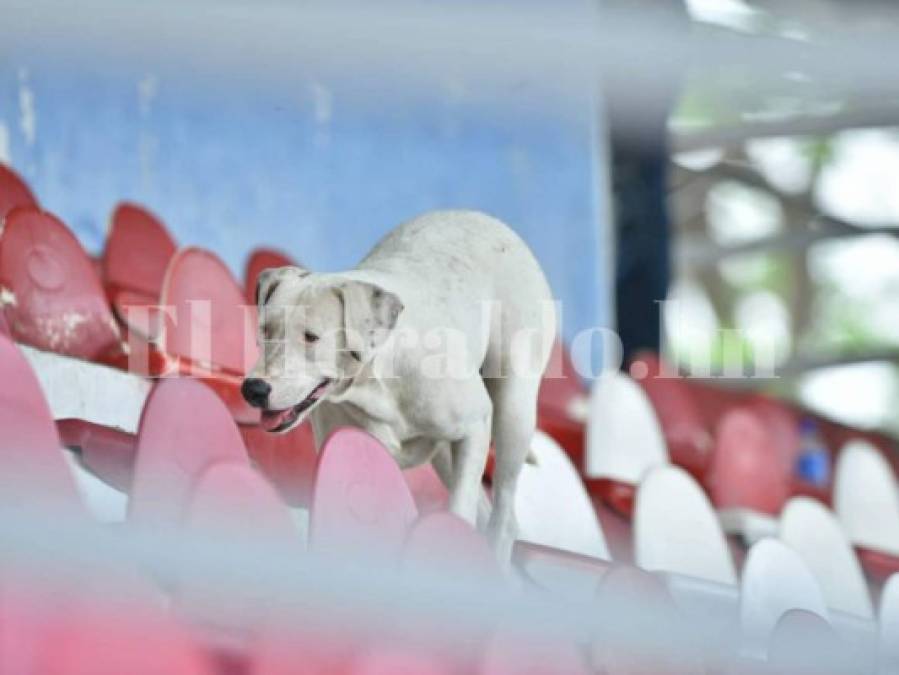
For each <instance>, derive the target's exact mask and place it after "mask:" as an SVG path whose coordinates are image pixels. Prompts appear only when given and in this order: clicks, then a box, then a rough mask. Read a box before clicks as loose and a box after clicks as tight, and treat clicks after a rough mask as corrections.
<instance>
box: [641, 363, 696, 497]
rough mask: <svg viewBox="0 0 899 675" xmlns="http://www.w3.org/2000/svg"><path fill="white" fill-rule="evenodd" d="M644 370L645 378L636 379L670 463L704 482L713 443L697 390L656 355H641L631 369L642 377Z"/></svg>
mask: <svg viewBox="0 0 899 675" xmlns="http://www.w3.org/2000/svg"><path fill="white" fill-rule="evenodd" d="M644 370H645V372H646V375H645V377H635V379H636V380H637V381H638V382H639V383H640V385H641V386H642V387H643V390H644V391H645V392H646V395H647V397H648V398H649V400H650V402H651V403H652V407H653V408H654V409H655V412H656V416H657V417H658V419H659V424H660V425H661V427H662V433H663V435H664V437H665V444H666V445H667V446H668V454H669V456H670V458H671V462H672V463H673V464H677V465H678V466H680V467H681V468H683V469H686V470H687V471H689V472H690V473H691V474H692V475H693V476H694V477H695V478H697V479H698V480H701V479H702V476H703V474H704V473H705V470H706V467H707V466H708V462H709V455H710V454H711V451H712V445H713V442H712V435H711V433H710V431H709V428H708V427H707V425H706V420H705V419H704V418H703V416H702V413H701V411H700V409H699V408H698V405H697V402H696V400H695V398H694V389H693V388H691V387H690V386H689V384H688V382H687V380H686V379H685V378H684V377H683V376H681V375H680V374H679V373H678V372H677V371H676V370H675V369H674V368H671V367H670V366H668V365H667V364H665V363H664V362H663V361H662V360H661V359H660V358H658V357H657V356H655V355H654V354H649V353H644V354H640V355H638V357H637V359H636V360H635V361H634V362H633V364H632V365H631V371H632V372H633V373H635V374H643V371H644Z"/></svg>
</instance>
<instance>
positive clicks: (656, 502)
mask: <svg viewBox="0 0 899 675" xmlns="http://www.w3.org/2000/svg"><path fill="white" fill-rule="evenodd" d="M634 561H635V562H636V563H637V565H639V566H640V567H642V568H643V569H645V570H649V571H660V572H674V573H676V574H684V575H687V576H692V577H697V578H699V579H706V580H708V581H714V582H717V583H721V584H736V583H737V573H736V569H735V568H734V562H733V559H732V558H731V555H730V550H729V548H728V546H727V541H726V540H725V538H724V533H723V532H722V531H721V526H720V524H719V523H718V518H717V516H716V515H715V510H714V509H713V508H712V505H711V503H710V502H709V500H708V498H707V497H706V495H705V493H704V492H703V491H702V488H700V487H699V485H698V484H697V483H696V481H695V480H693V478H692V477H691V476H690V475H689V474H688V473H687V472H686V471H684V470H683V469H681V468H679V467H676V466H661V467H657V468H655V469H652V470H651V471H650V472H649V474H647V475H646V477H645V478H644V479H643V482H642V483H640V487H639V488H638V490H637V500H636V506H635V508H634Z"/></svg>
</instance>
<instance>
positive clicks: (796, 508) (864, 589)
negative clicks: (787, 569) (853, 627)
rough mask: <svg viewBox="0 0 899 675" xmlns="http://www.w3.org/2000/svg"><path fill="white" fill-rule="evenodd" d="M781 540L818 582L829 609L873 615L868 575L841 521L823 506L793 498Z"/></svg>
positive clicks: (784, 517)
mask: <svg viewBox="0 0 899 675" xmlns="http://www.w3.org/2000/svg"><path fill="white" fill-rule="evenodd" d="M780 538H781V539H782V540H783V541H784V542H785V543H786V544H788V545H789V546H790V548H792V549H793V550H794V551H796V553H798V554H799V556H800V557H801V558H802V560H803V561H804V562H805V564H806V565H807V566H808V568H809V569H810V570H811V572H812V574H814V575H815V578H816V579H817V580H818V584H819V585H820V586H821V591H822V592H823V593H824V600H825V601H826V602H827V606H828V607H829V608H830V609H834V610H838V611H841V612H848V613H849V614H855V615H856V616H861V617H864V618H868V619H869V618H872V617H873V616H874V608H873V606H872V605H871V598H870V596H869V595H868V586H867V584H866V583H865V576H864V573H863V572H862V568H861V565H859V562H858V558H856V557H855V551H853V549H852V546H851V545H850V544H849V541H848V539H847V538H846V535H845V533H844V532H843V529H842V528H841V527H840V523H839V521H837V519H836V517H835V516H834V514H833V513H831V512H830V511H829V510H828V509H827V508H826V507H825V506H824V505H823V504H821V503H820V502H818V501H815V500H814V499H809V498H808V497H794V498H793V499H791V500H790V501H789V502H787V505H786V507H785V508H784V510H783V513H782V514H781V521H780Z"/></svg>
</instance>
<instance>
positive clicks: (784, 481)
mask: <svg viewBox="0 0 899 675" xmlns="http://www.w3.org/2000/svg"><path fill="white" fill-rule="evenodd" d="M790 475H791V467H790V466H789V464H788V462H787V461H786V460H785V458H784V456H783V454H782V452H781V450H780V449H779V448H778V447H777V445H776V443H775V442H774V441H773V440H772V438H771V434H770V433H769V432H768V431H767V429H766V426H765V424H764V421H763V420H762V419H761V418H760V416H759V415H758V414H757V413H756V412H755V411H754V410H752V409H750V408H738V409H735V410H733V411H731V412H729V413H727V414H726V415H725V416H724V418H723V419H722V420H721V424H720V426H719V428H718V437H717V439H716V443H715V449H714V452H713V455H712V462H711V466H710V467H709V475H708V479H707V486H706V487H707V489H708V490H709V495H710V496H711V499H712V503H713V504H714V505H715V507H716V508H718V509H747V510H751V511H756V512H760V513H764V514H769V515H776V514H778V513H780V510H781V509H782V508H783V506H784V504H785V503H786V501H787V499H788V498H789V494H790Z"/></svg>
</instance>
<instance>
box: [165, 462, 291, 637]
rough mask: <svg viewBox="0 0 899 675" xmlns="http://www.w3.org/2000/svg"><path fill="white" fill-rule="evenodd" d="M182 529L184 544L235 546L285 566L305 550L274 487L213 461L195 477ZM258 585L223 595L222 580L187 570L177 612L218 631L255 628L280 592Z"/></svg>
mask: <svg viewBox="0 0 899 675" xmlns="http://www.w3.org/2000/svg"><path fill="white" fill-rule="evenodd" d="M182 525H183V527H184V536H185V538H186V539H187V540H188V541H191V542H192V541H197V540H199V541H211V542H214V545H218V546H220V547H225V548H227V547H228V546H229V545H233V546H234V547H235V548H236V549H237V550H240V551H255V552H257V553H258V554H260V555H263V556H265V557H267V558H269V559H271V558H273V557H278V558H281V559H286V562H288V563H290V562H292V561H295V560H298V559H299V557H300V555H301V554H302V552H303V549H304V546H305V542H303V541H302V540H301V539H300V537H299V533H298V531H297V528H296V526H295V525H294V523H293V520H292V519H291V515H290V511H289V510H288V509H287V506H286V505H285V504H284V502H282V501H281V500H280V499H279V497H278V495H277V493H276V492H275V490H274V488H272V486H271V485H269V484H268V482H267V481H266V480H265V479H264V478H263V477H262V476H260V475H259V474H258V473H257V472H255V471H254V470H253V469H252V468H251V467H250V466H249V465H248V464H247V463H246V462H241V461H234V460H227V461H218V462H215V463H214V464H212V465H210V466H208V467H207V468H206V469H205V470H204V471H203V472H202V473H201V474H200V475H199V476H198V478H197V479H196V481H195V483H194V485H193V488H192V489H191V494H190V497H189V501H188V504H187V507H186V510H185V515H184V517H183V519H182ZM221 569H224V570H225V571H226V573H232V574H233V573H234V571H235V565H234V564H231V565H230V566H229V564H228V563H224V564H223V565H222V568H221ZM236 571H237V573H238V574H240V573H241V571H242V570H241V569H237V570H236ZM258 581H259V580H254V579H250V580H247V581H246V582H245V583H244V585H243V588H241V589H240V591H239V592H234V593H223V592H222V582H221V580H218V579H211V580H210V579H208V578H207V576H206V575H205V574H203V573H200V574H197V573H196V571H193V570H191V571H190V572H189V573H185V574H184V575H182V576H181V577H180V578H179V580H178V584H177V593H176V597H175V601H176V606H177V610H178V613H179V614H182V615H185V616H189V617H190V618H191V619H192V621H193V622H194V623H198V624H200V625H203V626H209V627H210V628H214V629H216V630H219V631H221V630H226V629H231V630H232V631H240V630H241V627H244V629H245V627H246V626H255V625H258V623H259V622H260V621H262V620H263V619H264V618H265V616H266V614H267V613H268V611H269V610H270V607H271V606H272V605H274V604H276V603H277V602H278V600H279V597H278V591H276V590H274V589H272V588H271V587H270V586H266V585H265V583H264V582H263V583H258Z"/></svg>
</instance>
